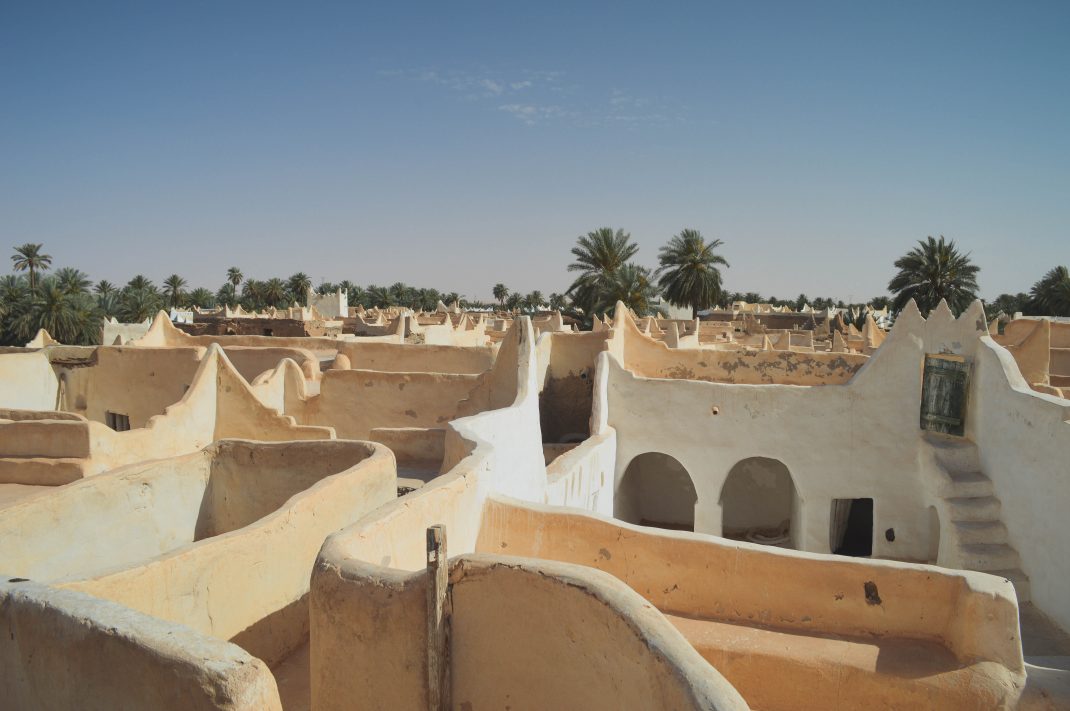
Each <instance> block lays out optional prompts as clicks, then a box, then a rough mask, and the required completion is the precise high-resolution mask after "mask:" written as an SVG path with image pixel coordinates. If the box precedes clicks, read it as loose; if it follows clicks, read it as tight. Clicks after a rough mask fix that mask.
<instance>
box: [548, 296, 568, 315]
mask: <svg viewBox="0 0 1070 711" xmlns="http://www.w3.org/2000/svg"><path fill="white" fill-rule="evenodd" d="M567 306H568V299H566V298H565V295H564V294H558V293H557V292H554V293H552V294H550V308H551V309H552V310H553V311H562V310H564V309H565V307H567Z"/></svg>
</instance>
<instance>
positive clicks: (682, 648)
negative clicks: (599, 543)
mask: <svg viewBox="0 0 1070 711" xmlns="http://www.w3.org/2000/svg"><path fill="white" fill-rule="evenodd" d="M498 568H510V569H513V570H518V571H523V572H524V573H527V574H530V575H533V576H539V577H541V578H544V579H551V580H553V581H555V582H557V583H559V584H561V585H564V586H567V587H568V588H570V589H572V590H574V591H576V592H577V593H579V594H583V595H586V596H588V597H590V598H593V599H594V600H596V601H597V602H599V603H600V604H602V605H604V606H605V607H608V608H610V609H611V610H612V611H613V613H614V615H615V616H616V617H617V618H618V619H619V620H620V621H621V622H622V623H623V624H624V625H626V626H627V627H628V629H630V630H631V632H632V634H634V635H635V637H636V638H637V639H638V640H640V641H641V642H642V643H643V644H644V645H645V646H646V647H647V648H648V649H649V650H650V652H651V654H652V655H653V656H654V657H655V659H656V660H657V661H658V662H659V663H660V664H663V665H664V666H665V668H666V669H668V671H669V673H670V674H671V676H672V677H673V678H674V679H675V680H676V681H677V682H678V683H679V684H681V685H682V686H683V687H684V690H685V692H686V694H687V695H688V696H689V697H690V699H691V700H692V701H693V703H694V707H693V708H695V709H709V710H711V711H712V710H717V711H722V710H724V711H744V710H746V709H748V708H749V707H748V706H747V703H746V701H744V700H743V697H742V696H740V694H739V692H738V691H736V689H735V687H733V686H732V685H731V684H730V683H728V680H727V679H725V678H724V676H722V675H721V673H720V672H719V671H717V669H716V668H714V667H713V666H712V665H711V664H710V663H709V662H707V661H706V660H705V659H703V657H702V655H700V654H699V653H698V651H697V650H696V649H695V648H694V647H693V646H692V645H691V643H690V642H688V641H687V639H685V638H684V636H683V634H681V633H680V632H679V631H678V630H677V629H676V628H675V627H673V626H672V624H671V623H670V622H669V621H668V620H666V619H665V617H664V616H663V615H662V614H661V612H659V611H658V610H657V609H656V608H655V607H654V606H653V605H651V604H650V603H649V602H647V601H646V600H644V599H643V598H642V596H640V595H639V593H637V592H635V591H634V590H632V589H631V588H630V587H628V586H627V585H625V584H624V583H623V582H621V581H620V580H618V579H617V578H615V577H613V576H612V575H610V574H609V573H605V572H603V571H600V570H596V569H594V568H588V567H586V566H582V565H576V564H572V563H561V562H557V561H547V560H541V559H536V558H518V557H514V556H502V555H494V554H488V553H473V554H469V555H463V556H458V557H457V558H454V559H451V560H450V584H451V586H454V585H463V584H464V583H465V582H466V580H472V579H474V578H478V577H479V576H483V575H491V574H493V573H494V571H495V570H496V569H498Z"/></svg>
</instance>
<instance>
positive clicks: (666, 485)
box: [613, 452, 698, 531]
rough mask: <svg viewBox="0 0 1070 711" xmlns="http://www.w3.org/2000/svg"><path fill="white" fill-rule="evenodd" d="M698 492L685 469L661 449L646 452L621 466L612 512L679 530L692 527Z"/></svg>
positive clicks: (633, 520) (624, 518)
mask: <svg viewBox="0 0 1070 711" xmlns="http://www.w3.org/2000/svg"><path fill="white" fill-rule="evenodd" d="M696 501H698V493H697V492H696V491H695V485H694V483H693V482H692V481H691V475H689V474H688V473H687V469H685V468H684V465H683V464H680V462H678V461H677V460H676V459H674V458H673V457H670V456H669V455H668V454H662V453H661V452H647V453H646V454H640V455H639V456H638V457H636V458H635V459H633V460H632V461H631V462H630V463H629V464H628V468H627V469H625V470H624V476H623V477H621V480H620V484H619V485H618V486H617V492H616V495H615V496H614V497H613V515H614V516H615V517H616V518H619V519H620V520H621V521H627V522H629V523H638V524H640V525H642V526H657V527H658V528H671V529H675V530H679V531H694V530H695V502H696Z"/></svg>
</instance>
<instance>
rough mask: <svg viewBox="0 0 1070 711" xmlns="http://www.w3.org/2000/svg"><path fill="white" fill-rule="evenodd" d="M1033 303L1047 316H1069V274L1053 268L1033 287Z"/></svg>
mask: <svg viewBox="0 0 1070 711" xmlns="http://www.w3.org/2000/svg"><path fill="white" fill-rule="evenodd" d="M1030 295H1031V296H1032V299H1033V303H1034V304H1036V305H1037V306H1038V307H1039V309H1040V310H1041V311H1044V312H1045V313H1044V314H1043V315H1047V316H1070V272H1068V271H1067V269H1066V267H1062V266H1059V267H1055V268H1054V269H1052V270H1051V271H1050V272H1048V273H1047V274H1045V275H1044V277H1043V278H1042V279H1041V280H1040V281H1038V282H1037V283H1036V284H1034V285H1033V288H1032V289H1031V290H1030Z"/></svg>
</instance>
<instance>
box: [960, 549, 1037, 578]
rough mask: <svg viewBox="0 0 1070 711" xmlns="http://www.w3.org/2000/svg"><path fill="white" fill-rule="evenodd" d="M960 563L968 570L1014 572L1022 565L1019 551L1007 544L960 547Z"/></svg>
mask: <svg viewBox="0 0 1070 711" xmlns="http://www.w3.org/2000/svg"><path fill="white" fill-rule="evenodd" d="M958 553H959V562H960V564H961V565H962V567H963V568H966V569H967V570H981V571H984V572H989V571H992V570H1013V569H1014V568H1017V567H1018V565H1019V564H1020V562H1021V561H1020V560H1019V558H1018V551H1016V550H1014V549H1013V548H1011V547H1010V546H1008V545H1007V544H1005V543H970V544H967V545H964V546H959V549H958Z"/></svg>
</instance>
